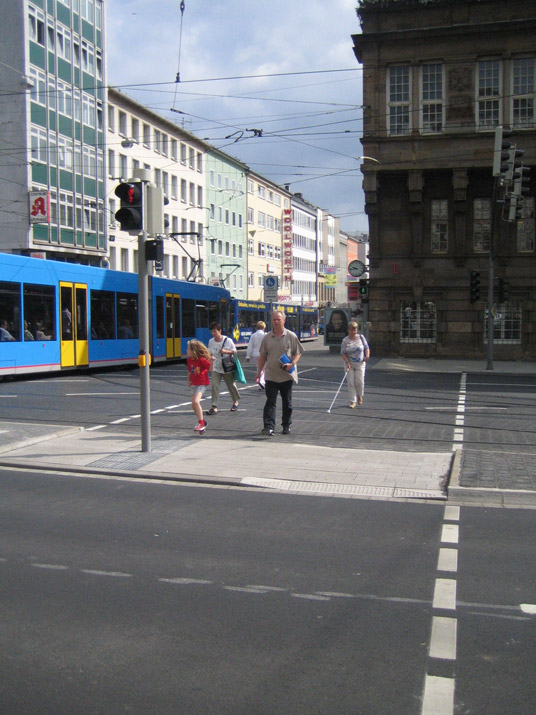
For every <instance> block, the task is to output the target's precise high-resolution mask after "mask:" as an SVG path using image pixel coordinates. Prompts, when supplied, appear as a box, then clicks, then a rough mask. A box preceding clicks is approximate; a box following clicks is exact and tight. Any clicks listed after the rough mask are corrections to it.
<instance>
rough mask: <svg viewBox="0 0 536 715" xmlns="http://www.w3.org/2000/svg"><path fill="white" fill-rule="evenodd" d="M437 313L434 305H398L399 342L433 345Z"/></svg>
mask: <svg viewBox="0 0 536 715" xmlns="http://www.w3.org/2000/svg"><path fill="white" fill-rule="evenodd" d="M436 331H437V312H436V307H435V303H432V302H429V301H427V302H425V303H416V302H410V301H401V303H400V342H401V343H435V342H436Z"/></svg>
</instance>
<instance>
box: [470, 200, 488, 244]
mask: <svg viewBox="0 0 536 715" xmlns="http://www.w3.org/2000/svg"><path fill="white" fill-rule="evenodd" d="M490 235H491V199H475V200H474V203H473V250H474V251H475V252H477V253H483V252H487V251H489V240H490Z"/></svg>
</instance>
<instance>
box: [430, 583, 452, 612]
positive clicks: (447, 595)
mask: <svg viewBox="0 0 536 715" xmlns="http://www.w3.org/2000/svg"><path fill="white" fill-rule="evenodd" d="M432 606H433V608H436V609H437V608H441V609H445V610H452V611H454V610H456V581H455V579H453V578H436V582H435V589H434V600H433V602H432Z"/></svg>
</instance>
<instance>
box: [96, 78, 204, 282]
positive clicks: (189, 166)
mask: <svg viewBox="0 0 536 715" xmlns="http://www.w3.org/2000/svg"><path fill="white" fill-rule="evenodd" d="M107 110H108V111H107V118H108V125H107V132H106V134H107V142H106V144H107V175H108V180H107V191H106V195H107V215H108V225H109V229H108V231H109V233H108V240H109V258H110V267H111V268H114V269H117V270H121V271H131V272H136V271H137V270H138V250H137V249H138V240H137V237H135V236H130V235H129V233H128V232H126V231H121V230H120V227H119V224H118V223H117V222H116V221H115V218H114V216H115V212H116V211H117V210H118V209H119V208H120V200H119V199H118V198H117V197H116V196H115V194H114V191H115V188H116V187H117V185H118V184H119V183H120V182H121V181H124V180H126V179H130V178H133V177H134V175H135V173H136V170H138V169H146V170H148V171H150V173H151V177H152V182H153V183H154V184H156V185H157V186H159V187H161V188H162V189H163V191H164V195H165V196H166V197H167V198H168V199H169V203H168V204H167V205H166V206H165V208H164V217H165V220H166V221H167V222H168V227H167V228H166V234H167V235H168V238H167V239H166V241H165V242H164V252H165V259H164V265H163V271H162V272H161V273H159V275H164V276H165V277H167V278H180V279H183V280H185V279H187V278H188V277H189V276H191V277H192V278H193V277H197V279H198V280H200V279H201V277H203V278H205V276H204V266H205V260H206V222H207V213H206V206H205V153H206V150H207V145H206V144H205V143H204V142H202V141H201V140H200V139H198V138H197V137H195V136H194V135H192V134H190V133H188V132H186V131H185V130H183V129H182V128H181V127H179V126H177V125H175V124H174V123H173V122H170V121H168V120H167V119H165V118H164V117H161V116H160V115H159V114H156V113H155V112H152V111H151V110H149V109H148V108H147V107H144V106H143V105H142V104H139V103H138V102H136V101H135V100H133V99H131V98H130V97H127V96H126V95H125V94H123V93H122V92H119V91H117V90H115V89H109V90H108V105H107ZM170 234H200V236H201V238H200V239H198V237H197V235H176V236H175V237H169V236H170Z"/></svg>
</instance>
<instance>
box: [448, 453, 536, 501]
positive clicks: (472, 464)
mask: <svg viewBox="0 0 536 715" xmlns="http://www.w3.org/2000/svg"><path fill="white" fill-rule="evenodd" d="M460 486H461V487H472V488H477V489H526V490H533V491H536V455H534V454H518V453H516V452H508V453H505V452H490V451H485V452H484V451H480V450H472V449H464V450H463V453H462V460H461V471H460Z"/></svg>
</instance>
